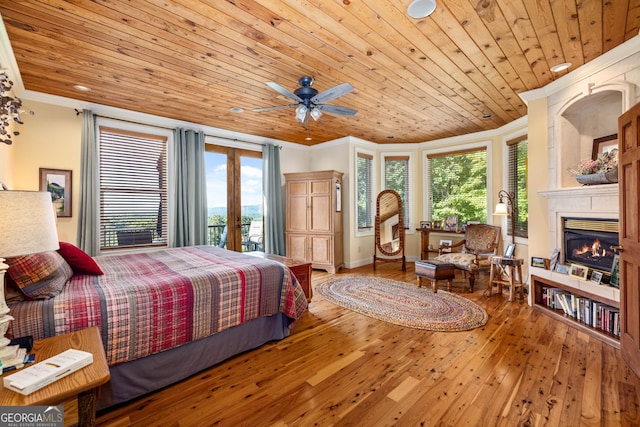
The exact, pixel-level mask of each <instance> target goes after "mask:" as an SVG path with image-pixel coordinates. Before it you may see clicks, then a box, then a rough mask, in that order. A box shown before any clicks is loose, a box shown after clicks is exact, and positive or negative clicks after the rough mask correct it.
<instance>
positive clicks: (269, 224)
mask: <svg viewBox="0 0 640 427" xmlns="http://www.w3.org/2000/svg"><path fill="white" fill-rule="evenodd" d="M262 192H263V195H264V201H265V206H264V208H265V209H264V251H265V252H267V253H271V254H276V255H286V251H285V243H284V204H283V202H282V174H281V173H280V147H277V146H275V145H271V144H265V145H263V146H262Z"/></svg>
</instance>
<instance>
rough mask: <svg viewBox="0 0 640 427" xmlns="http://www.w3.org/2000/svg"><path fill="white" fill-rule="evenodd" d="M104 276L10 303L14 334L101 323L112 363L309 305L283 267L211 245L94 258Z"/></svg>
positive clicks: (294, 315) (40, 334) (37, 334)
mask: <svg viewBox="0 0 640 427" xmlns="http://www.w3.org/2000/svg"><path fill="white" fill-rule="evenodd" d="M95 259H96V262H97V263H98V264H99V265H100V268H101V269H102V271H104V275H103V276H85V275H78V276H76V275H74V276H73V277H72V278H71V280H70V281H69V282H68V283H67V284H66V285H65V288H64V290H63V291H62V292H61V293H60V294H59V295H57V296H56V297H54V298H51V299H47V300H37V301H23V302H19V303H16V304H13V305H10V309H11V315H12V316H13V317H14V318H15V320H14V321H13V322H12V323H11V330H10V332H11V333H12V334H13V335H14V336H25V335H32V336H33V337H34V339H41V338H46V337H49V336H53V335H59V334H63V333H67V332H71V331H74V330H78V329H83V328H87V327H90V326H97V327H98V328H99V329H100V330H101V333H102V338H103V343H104V347H105V351H106V355H107V361H108V363H109V365H115V364H118V363H123V362H126V361H129V360H134V359H138V358H141V357H144V356H148V355H150V354H154V353H158V352H161V351H164V350H168V349H171V348H173V347H177V346H180V345H182V344H185V343H188V342H190V341H194V340H197V339H200V338H204V337H207V336H209V335H212V334H215V333H216V332H220V331H222V330H224V329H227V328H231V327H233V326H236V325H239V324H241V323H244V322H248V321H250V320H252V319H255V318H257V317H259V316H269V315H273V314H276V313H278V312H282V313H284V314H285V315H286V316H287V317H288V318H289V319H291V324H290V325H289V327H291V326H292V324H293V322H295V320H296V319H298V318H299V317H300V316H301V315H302V314H303V313H304V311H305V310H306V308H307V301H306V298H305V296H304V292H303V291H302V288H301V287H300V285H299V284H298V282H297V280H296V279H295V276H294V275H293V274H292V273H291V272H290V270H289V269H288V268H287V267H285V266H284V265H282V264H280V263H277V262H274V261H271V260H268V259H263V258H258V257H252V256H249V255H242V254H240V253H237V252H232V251H227V250H224V249H220V248H216V247H211V246H194V247H186V248H172V249H165V250H159V251H155V252H148V253H137V254H126V255H110V256H103V257H96V258H95Z"/></svg>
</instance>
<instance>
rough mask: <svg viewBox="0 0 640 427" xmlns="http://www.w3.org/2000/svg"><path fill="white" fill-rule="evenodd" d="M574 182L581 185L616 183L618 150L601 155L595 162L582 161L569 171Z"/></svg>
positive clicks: (589, 160)
mask: <svg viewBox="0 0 640 427" xmlns="http://www.w3.org/2000/svg"><path fill="white" fill-rule="evenodd" d="M569 170H570V171H571V173H573V174H574V175H575V177H576V181H578V183H580V184H583V185H597V184H613V183H616V182H618V149H617V148H614V149H613V150H611V151H609V152H606V153H601V154H599V155H598V158H597V159H596V160H592V159H583V160H581V161H580V164H579V165H578V168H577V169H569Z"/></svg>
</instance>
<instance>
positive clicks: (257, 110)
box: [251, 104, 298, 113]
mask: <svg viewBox="0 0 640 427" xmlns="http://www.w3.org/2000/svg"><path fill="white" fill-rule="evenodd" d="M297 106H298V104H289V105H280V106H278V107H264V108H254V109H253V110H251V111H255V112H256V113H259V112H260V111H271V110H282V109H283V108H294V107H297Z"/></svg>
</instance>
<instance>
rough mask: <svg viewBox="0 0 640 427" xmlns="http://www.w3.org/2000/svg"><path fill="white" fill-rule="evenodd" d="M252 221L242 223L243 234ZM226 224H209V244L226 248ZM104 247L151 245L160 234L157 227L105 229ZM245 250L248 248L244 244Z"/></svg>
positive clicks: (247, 230)
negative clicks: (223, 236)
mask: <svg viewBox="0 0 640 427" xmlns="http://www.w3.org/2000/svg"><path fill="white" fill-rule="evenodd" d="M250 226H251V223H246V224H241V225H240V227H241V230H242V235H243V236H246V235H247V234H249V227H250ZM224 228H225V226H224V225H209V226H208V229H207V245H209V246H220V247H223V248H226V247H227V246H226V242H224V244H222V245H220V241H221V240H222V235H223V233H224ZM102 234H103V237H102V238H103V244H104V247H107V248H108V247H111V248H114V249H115V248H118V247H123V246H149V245H152V244H153V243H154V242H157V240H158V236H157V232H156V230H155V229H150V228H123V229H112V230H103V231H102ZM242 250H243V251H247V250H248V248H247V247H246V246H243V248H242Z"/></svg>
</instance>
